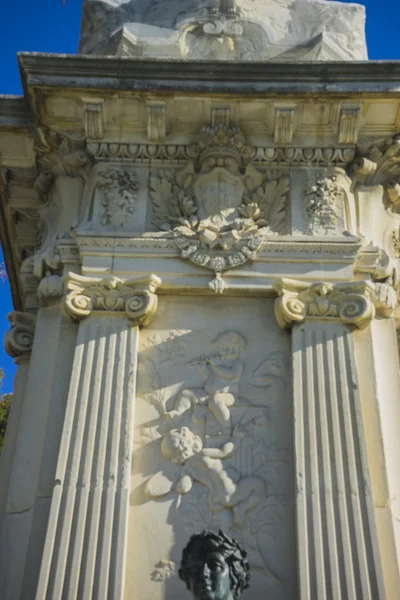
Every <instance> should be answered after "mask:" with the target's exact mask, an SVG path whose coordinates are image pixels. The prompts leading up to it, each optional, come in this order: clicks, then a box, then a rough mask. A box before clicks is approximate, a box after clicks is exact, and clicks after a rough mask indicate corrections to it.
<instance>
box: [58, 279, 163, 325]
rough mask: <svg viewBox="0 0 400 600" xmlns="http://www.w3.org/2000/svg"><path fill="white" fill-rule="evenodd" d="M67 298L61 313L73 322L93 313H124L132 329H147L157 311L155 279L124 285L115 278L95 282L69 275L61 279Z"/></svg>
mask: <svg viewBox="0 0 400 600" xmlns="http://www.w3.org/2000/svg"><path fill="white" fill-rule="evenodd" d="M63 283H64V287H65V291H66V294H65V296H64V299H63V301H62V303H61V310H62V312H63V313H64V314H65V315H66V316H68V317H69V318H71V319H72V320H74V321H80V320H81V319H84V318H85V317H88V316H89V315H90V314H91V313H92V312H93V311H103V312H117V313H125V315H126V317H127V318H128V319H129V320H130V321H131V323H132V324H133V325H148V324H149V323H150V321H151V320H152V318H153V317H154V315H155V312H156V310H157V296H156V294H155V292H156V290H157V288H158V287H159V285H160V284H161V279H160V278H159V277H157V276H156V275H149V276H147V277H137V278H133V279H127V280H125V281H123V280H122V279H119V278H118V277H108V278H104V279H101V278H97V277H85V276H83V275H76V274H75V273H68V275H66V276H64V277H63Z"/></svg>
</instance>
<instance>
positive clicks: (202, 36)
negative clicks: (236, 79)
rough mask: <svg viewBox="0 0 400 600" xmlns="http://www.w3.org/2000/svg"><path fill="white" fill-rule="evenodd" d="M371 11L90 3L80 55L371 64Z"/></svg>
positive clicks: (219, 3) (179, 1)
mask: <svg viewBox="0 0 400 600" xmlns="http://www.w3.org/2000/svg"><path fill="white" fill-rule="evenodd" d="M364 23H365V10H364V7H363V6H360V5H358V4H345V3H342V2H329V1H325V0H268V1H267V2H251V1H250V0H237V1H235V0H225V1H224V0H216V1H213V0H211V2H208V1H207V0H206V1H204V0H200V1H198V0H191V1H186V0H176V1H175V2H168V1H166V0H164V1H161V2H160V1H157V0H150V1H148V2H147V3H145V2H143V3H142V2H137V1H136V0H131V1H129V0H128V1H126V0H125V1H124V0H101V1H99V0H86V2H85V3H84V7H83V16H82V25H81V39H80V46H79V51H80V52H81V53H89V54H98V53H102V54H118V55H127V56H129V55H131V56H132V55H133V56H160V57H170V58H181V57H182V58H183V57H184V58H187V59H211V60H246V61H248V60H270V59H279V60H297V59H299V60H317V61H318V60H365V59H366V58H367V50H366V43H365V35H364Z"/></svg>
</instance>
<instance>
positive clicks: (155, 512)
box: [127, 297, 296, 600]
mask: <svg viewBox="0 0 400 600" xmlns="http://www.w3.org/2000/svg"><path fill="white" fill-rule="evenodd" d="M238 314H242V315H243V314H245V315H246V318H245V319H243V320H240V321H238ZM289 352H290V338H289V336H288V334H287V333H286V332H284V331H282V330H279V328H278V325H277V324H276V321H275V320H274V317H273V301H272V300H265V299H246V300H245V299H237V298H236V299H235V298H231V299H226V300H225V301H224V302H222V303H221V301H220V300H218V299H217V298H208V299H207V304H206V305H205V304H204V305H203V306H202V305H201V303H199V301H198V299H196V298H192V297H190V298H182V297H179V298H178V297H177V298H174V299H171V298H170V299H169V301H168V302H167V301H164V300H163V298H162V297H160V305H159V309H158V313H157V318H156V319H155V320H154V322H153V324H151V325H150V326H149V327H147V328H146V329H144V330H143V331H142V333H141V342H140V352H139V376H138V398H137V410H136V431H135V439H136V449H135V451H134V457H133V464H134V472H133V475H132V491H131V506H132V508H131V510H132V513H131V516H130V523H131V532H130V545H131V546H130V550H129V555H128V561H129V565H130V567H129V570H128V571H129V574H128V582H127V586H128V588H127V594H128V595H132V591H133V589H134V592H135V593H134V595H135V598H138V599H142V598H143V600H144V598H145V597H146V593H147V594H148V591H149V589H150V588H149V586H151V590H152V598H154V599H156V598H157V599H158V598H160V600H161V599H164V598H167V599H170V600H172V599H173V598H176V597H178V596H179V595H180V594H181V593H182V589H181V584H180V582H179V580H178V578H177V576H176V575H175V572H176V566H177V565H176V563H177V562H179V558H180V553H181V550H182V547H183V545H184V544H185V542H186V540H187V539H188V537H189V535H190V534H192V533H194V532H195V531H199V530H202V529H204V528H206V527H208V528H212V529H218V528H222V529H223V530H224V531H226V532H227V533H229V534H231V535H233V536H234V537H235V538H236V539H238V540H239V541H240V542H241V543H243V544H244V545H245V547H246V549H247V551H248V553H249V559H250V561H251V563H252V566H253V582H252V585H251V588H250V590H249V591H248V592H246V594H245V595H244V598H250V597H251V598H254V599H257V600H258V599H260V600H261V599H264V598H265V597H266V595H267V596H268V597H269V598H272V599H273V600H278V599H279V600H280V599H282V600H283V599H284V598H288V597H294V596H295V581H296V575H295V569H296V566H295V556H294V548H295V541H294V531H295V524H294V490H293V481H294V478H293V463H292V435H291V431H292V415H291V372H290V360H289ZM144 536H146V540H153V542H151V543H149V545H148V546H147V550H148V556H147V557H146V558H145V559H144V561H143V556H142V554H141V559H140V561H139V560H136V558H137V556H138V554H139V553H141V539H142V538H143V537H144ZM136 565H140V568H139V567H138V566H136ZM135 569H136V570H135ZM129 590H131V591H129ZM147 597H148V596H147Z"/></svg>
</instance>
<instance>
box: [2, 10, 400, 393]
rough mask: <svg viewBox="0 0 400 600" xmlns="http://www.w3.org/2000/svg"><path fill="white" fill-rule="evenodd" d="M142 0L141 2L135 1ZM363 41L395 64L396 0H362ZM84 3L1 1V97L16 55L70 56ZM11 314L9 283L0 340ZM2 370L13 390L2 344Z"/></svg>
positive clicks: (15, 85) (10, 84)
mask: <svg viewBox="0 0 400 600" xmlns="http://www.w3.org/2000/svg"><path fill="white" fill-rule="evenodd" d="M138 1H140V0H138ZM359 3H360V4H363V5H364V6H365V7H366V9H367V42H368V50H369V57H370V59H371V60H399V59H400V45H399V41H398V37H399V34H398V22H399V16H400V5H399V3H398V0H365V1H364V2H359ZM81 6H82V0H66V1H65V4H64V5H63V4H62V0H0V24H1V29H0V57H1V58H0V60H1V62H0V94H21V85H20V79H19V73H18V67H17V59H16V54H17V52H57V53H67V54H74V53H75V52H76V50H77V45H78V37H79V20H80V13H81ZM11 310H12V305H11V299H10V292H9V289H8V285H7V283H6V284H3V285H2V284H1V283H0V338H1V339H3V337H4V333H5V331H7V329H8V322H7V319H6V315H7V313H8V312H10V311H11ZM0 368H3V369H4V371H5V373H6V378H5V380H4V384H3V390H2V391H3V392H9V391H11V390H12V379H13V375H14V371H15V367H14V365H13V361H12V360H11V359H10V358H9V357H8V356H7V354H6V352H5V351H4V349H3V345H2V344H1V345H0Z"/></svg>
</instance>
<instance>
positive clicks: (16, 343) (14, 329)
mask: <svg viewBox="0 0 400 600" xmlns="http://www.w3.org/2000/svg"><path fill="white" fill-rule="evenodd" d="M7 319H8V321H9V323H10V327H11V329H10V330H9V331H7V333H6V335H5V337H4V347H5V349H6V352H7V353H8V354H9V355H10V356H11V357H12V358H15V359H18V358H23V357H27V356H29V355H30V353H31V351H32V345H33V338H34V335H35V325H36V317H35V316H34V315H31V314H29V313H23V312H17V311H14V312H11V313H10V314H9V315H7Z"/></svg>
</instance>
